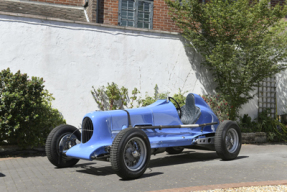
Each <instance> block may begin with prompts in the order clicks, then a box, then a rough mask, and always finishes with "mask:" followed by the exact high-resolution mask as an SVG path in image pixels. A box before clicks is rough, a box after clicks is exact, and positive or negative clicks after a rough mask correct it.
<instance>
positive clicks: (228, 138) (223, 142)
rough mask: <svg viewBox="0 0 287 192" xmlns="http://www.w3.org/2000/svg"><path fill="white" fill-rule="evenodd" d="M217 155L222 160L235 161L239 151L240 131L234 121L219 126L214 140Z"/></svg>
mask: <svg viewBox="0 0 287 192" xmlns="http://www.w3.org/2000/svg"><path fill="white" fill-rule="evenodd" d="M214 145H215V150H216V153H217V155H218V156H219V157H220V158H221V159H223V160H232V159H235V158H236V157H237V156H238V154H239V152H240V149H241V131H240V129H239V127H238V125H237V123H235V122H234V121H223V122H222V123H220V124H219V126H218V128H217V130H216V133H215V139H214Z"/></svg>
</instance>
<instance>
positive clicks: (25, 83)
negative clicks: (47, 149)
mask: <svg viewBox="0 0 287 192" xmlns="http://www.w3.org/2000/svg"><path fill="white" fill-rule="evenodd" d="M28 78H29V77H28V76H27V74H21V73H20V71H18V72H17V73H15V74H13V73H12V72H10V69H9V68H8V69H6V70H2V71H1V72H0V82H1V83H0V144H5V143H6V144H17V145H18V146H19V147H21V148H26V147H28V146H30V147H33V146H39V145H44V143H45V139H46V138H47V135H48V134H49V132H50V131H51V129H52V128H53V127H55V126H57V125H59V124H63V123H65V120H64V119H63V117H62V116H61V115H60V113H59V111H58V110H57V109H53V108H52V107H51V101H52V100H54V98H53V97H52V94H50V93H49V92H48V91H47V90H46V89H44V85H43V83H44V80H43V78H38V77H32V78H31V79H28ZM4 141H5V142H4Z"/></svg>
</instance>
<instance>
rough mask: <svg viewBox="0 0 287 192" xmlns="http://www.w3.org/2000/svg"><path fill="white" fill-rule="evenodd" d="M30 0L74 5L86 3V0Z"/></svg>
mask: <svg viewBox="0 0 287 192" xmlns="http://www.w3.org/2000/svg"><path fill="white" fill-rule="evenodd" d="M29 1H38V2H45V3H53V4H62V5H73V6H83V5H84V3H85V0H29Z"/></svg>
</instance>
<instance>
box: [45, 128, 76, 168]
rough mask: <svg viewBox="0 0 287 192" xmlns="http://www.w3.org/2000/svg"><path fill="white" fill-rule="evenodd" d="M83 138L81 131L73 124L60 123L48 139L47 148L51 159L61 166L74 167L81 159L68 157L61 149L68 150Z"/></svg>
mask: <svg viewBox="0 0 287 192" xmlns="http://www.w3.org/2000/svg"><path fill="white" fill-rule="evenodd" d="M77 140H78V141H80V140H81V133H80V131H79V130H78V129H77V128H76V127H73V126H71V125H60V126H58V127H56V128H54V129H53V130H52V131H51V132H50V134H49V135H48V138H47V140H46V145H45V150H46V155H47V157H48V159H49V161H50V162H51V163H52V164H53V165H55V166H57V167H59V168H62V167H72V166H74V165H75V164H77V163H78V161H79V159H75V158H70V157H67V156H66V155H65V154H62V158H61V157H60V153H61V150H62V151H66V150H68V149H69V148H71V147H73V146H74V145H76V144H77Z"/></svg>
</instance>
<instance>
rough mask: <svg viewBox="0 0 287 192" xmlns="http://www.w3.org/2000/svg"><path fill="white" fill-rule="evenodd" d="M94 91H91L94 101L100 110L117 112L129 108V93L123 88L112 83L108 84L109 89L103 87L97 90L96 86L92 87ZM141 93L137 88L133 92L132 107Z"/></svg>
mask: <svg viewBox="0 0 287 192" xmlns="http://www.w3.org/2000/svg"><path fill="white" fill-rule="evenodd" d="M92 88H93V90H92V91H91V93H92V95H93V98H94V100H95V101H96V103H97V104H98V106H99V108H100V110H102V111H107V110H117V109H123V108H124V107H127V105H128V101H129V95H128V94H129V93H128V89H127V88H125V87H124V86H122V87H121V88H119V87H118V85H117V84H115V83H114V82H112V83H111V84H109V83H108V85H107V87H105V86H101V87H100V88H98V89H95V88H94V86H93V87H92ZM138 93H139V91H138V90H137V89H136V88H135V89H134V90H133V92H132V94H133V96H132V97H131V99H132V102H131V105H132V106H133V101H134V100H136V99H137V96H136V95H137V94H138Z"/></svg>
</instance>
